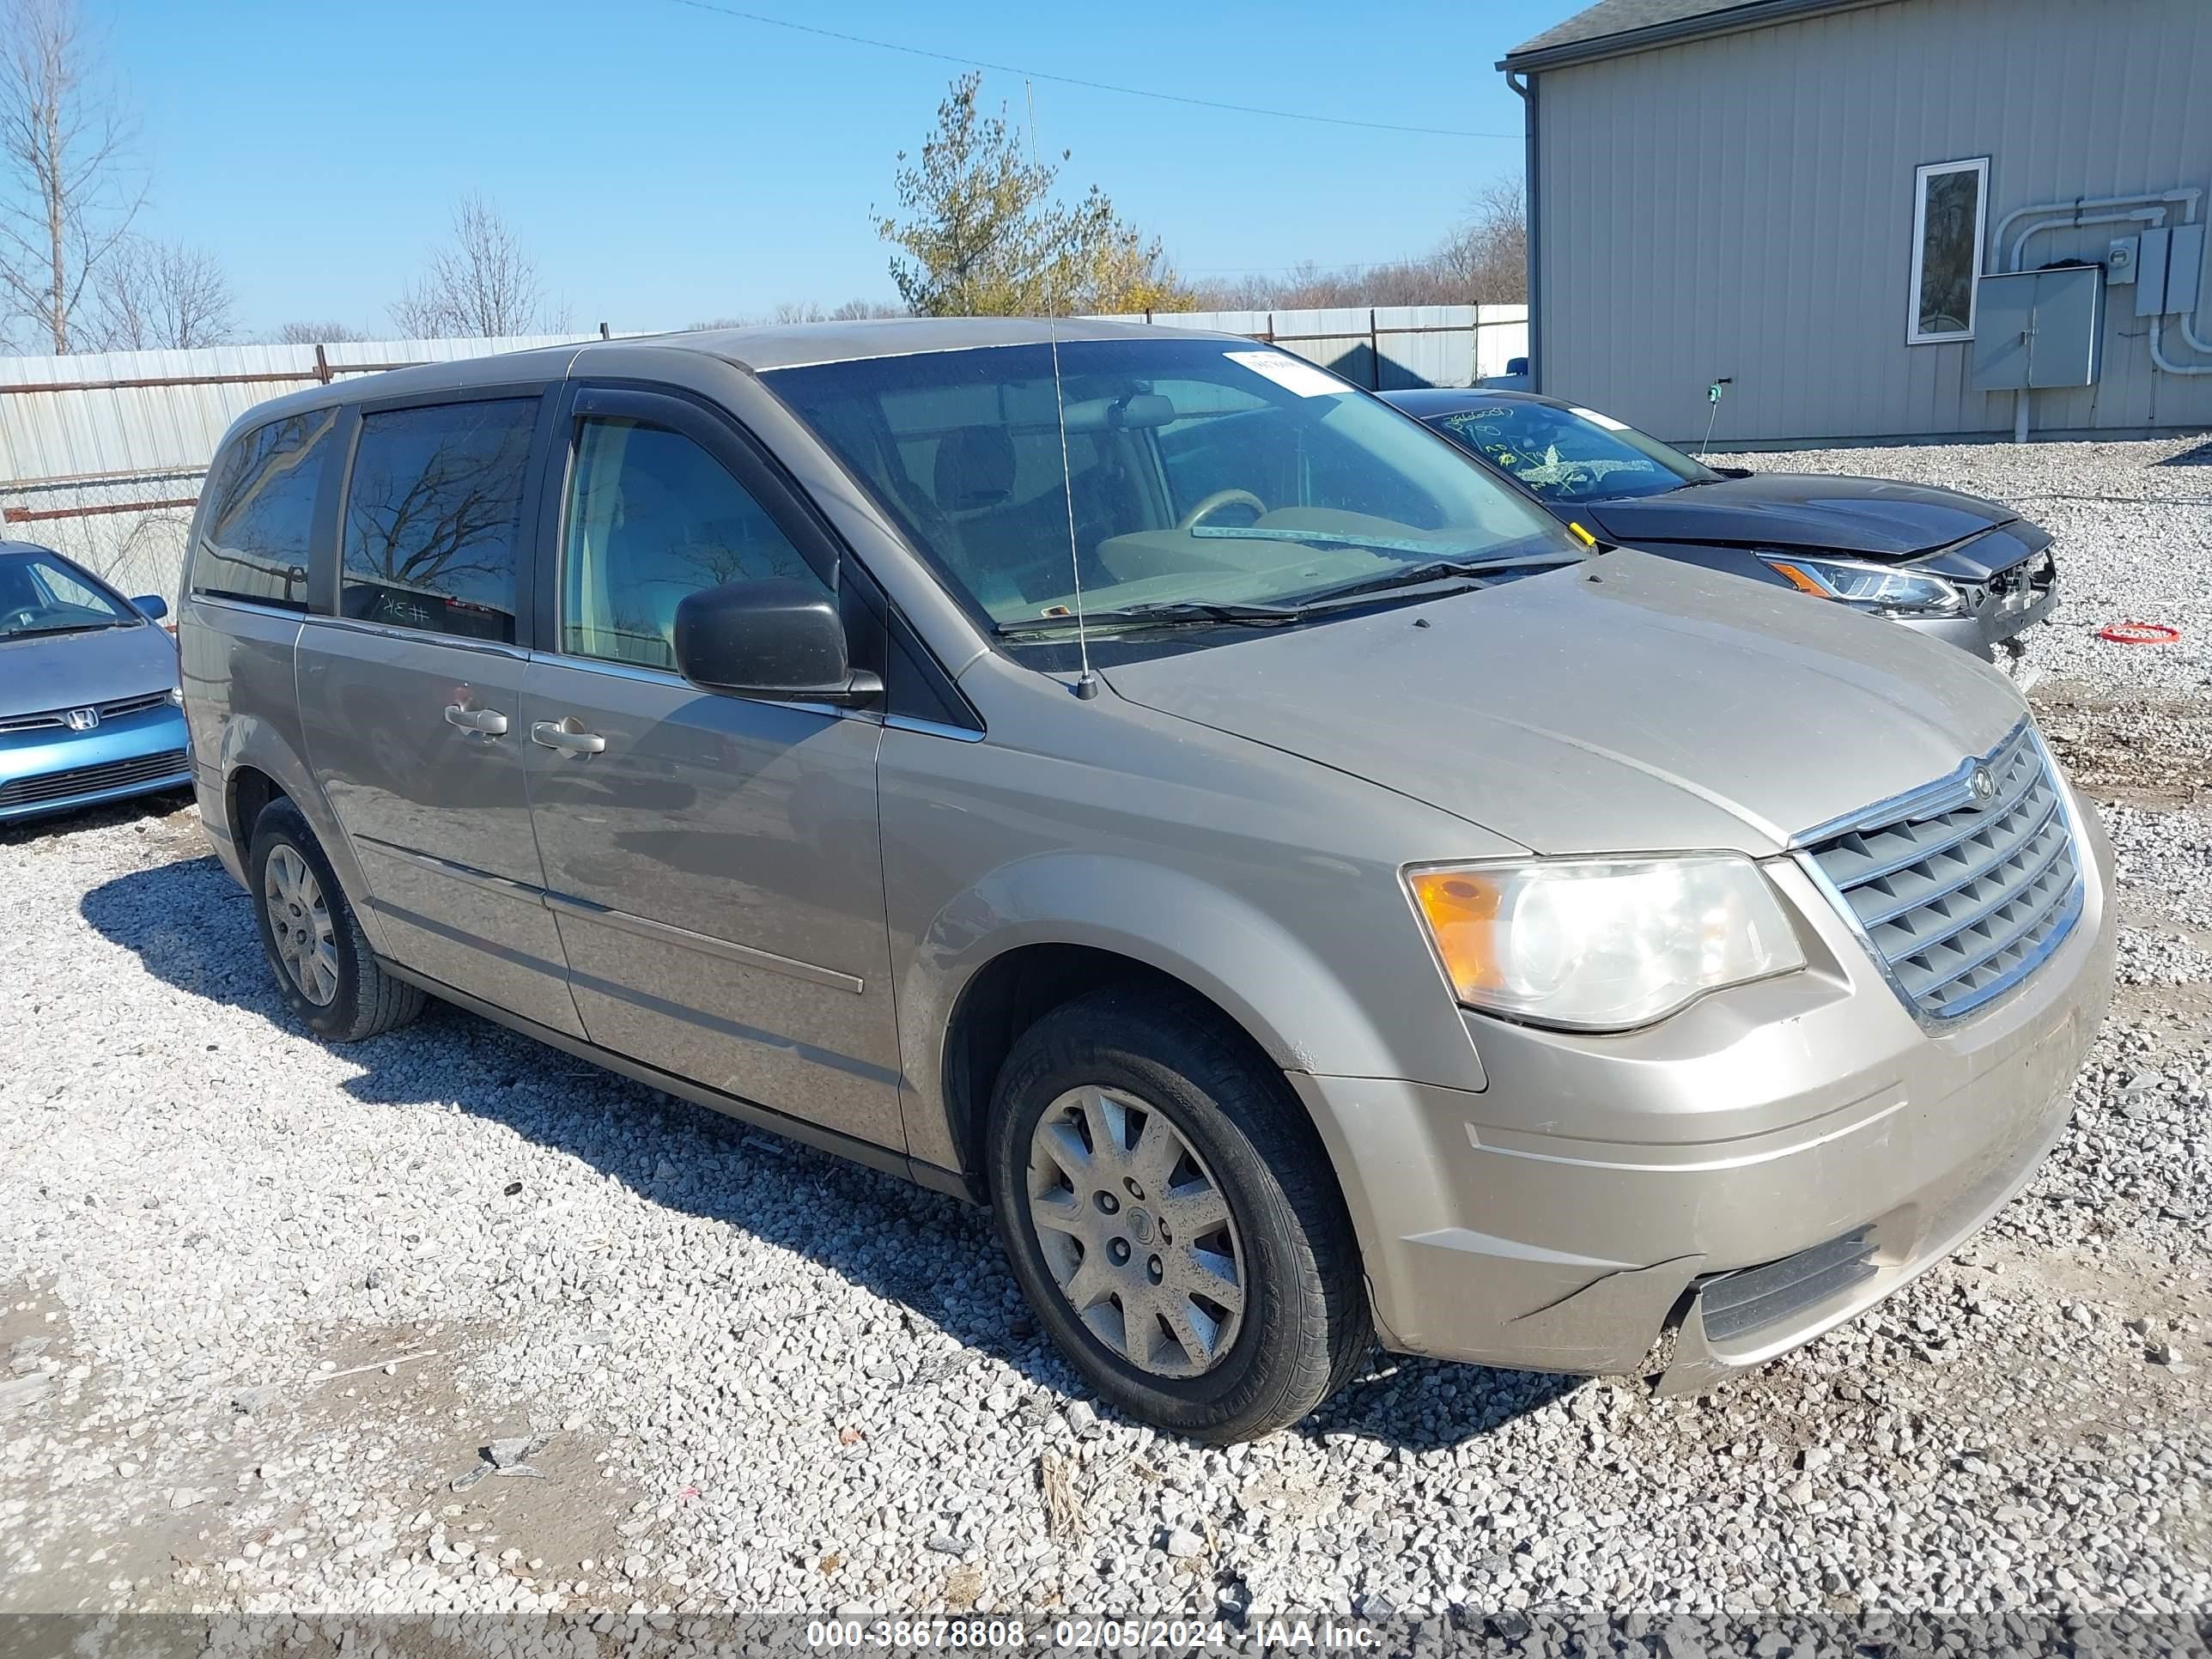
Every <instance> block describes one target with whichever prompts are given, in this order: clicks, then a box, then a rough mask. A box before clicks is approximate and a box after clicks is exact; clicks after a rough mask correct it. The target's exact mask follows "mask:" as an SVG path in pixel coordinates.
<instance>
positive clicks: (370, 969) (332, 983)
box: [246, 799, 422, 1042]
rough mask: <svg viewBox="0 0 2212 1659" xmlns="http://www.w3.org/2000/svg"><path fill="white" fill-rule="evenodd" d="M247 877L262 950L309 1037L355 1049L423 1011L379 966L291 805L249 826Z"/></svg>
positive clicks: (411, 992) (413, 993) (276, 805)
mask: <svg viewBox="0 0 2212 1659" xmlns="http://www.w3.org/2000/svg"><path fill="white" fill-rule="evenodd" d="M246 876H247V880H248V882H249V884H250V885H251V888H252V893H253V896H254V899H255V901H256V902H255V907H254V914H255V915H256V916H257V918H258V920H259V922H260V925H261V948H262V950H263V951H265V952H266V953H267V955H268V957H269V965H270V968H271V969H273V970H275V973H276V985H277V988H278V989H279V990H281V991H282V992H283V994H284V1000H285V1001H286V1002H287V1003H288V1004H289V1006H290V1007H291V1010H292V1012H293V1014H294V1015H295V1017H296V1018H298V1019H299V1020H300V1022H301V1024H304V1025H306V1026H307V1028H308V1030H312V1031H313V1032H314V1033H316V1035H318V1036H324V1037H328V1038H329V1039H330V1040H331V1041H332V1042H358V1041H360V1040H361V1039H362V1038H363V1037H370V1036H375V1035H376V1034H377V1033H378V1032H380V1031H388V1030H391V1029H392V1027H393V1026H395V1025H404V1024H406V1023H407V1022H408V1021H409V1020H410V1019H412V1018H415V1016H416V1014H417V1013H419V1012H422V992H420V991H419V990H417V989H416V988H415V987H413V986H411V985H408V984H404V983H403V982H402V981H399V980H397V979H394V978H393V977H392V975H389V974H387V973H386V972H385V971H384V969H383V968H382V967H381V966H380V964H379V963H378V962H377V960H376V953H375V952H374V951H372V950H371V949H370V948H369V944H368V939H367V938H366V937H364V936H363V934H362V931H361V924H360V922H359V921H356V919H355V916H354V913H353V906H352V905H351V904H349V902H347V900H346V896H345V890H344V889H343V888H342V887H340V886H339V885H338V878H337V873H336V872H334V871H332V870H331V861H330V860H329V859H328V858H327V857H325V854H324V853H323V849H322V846H321V844H320V843H319V842H317V841H316V839H315V834H314V831H313V830H312V829H309V828H308V827H307V819H306V817H303V816H302V815H301V811H300V809H299V808H298V807H296V806H295V805H293V804H292V803H291V802H290V801H289V800H284V799H276V800H273V801H271V802H270V804H269V805H266V806H264V807H263V808H262V809H261V815H260V816H259V817H257V818H256V819H254V821H253V832H252V842H251V852H250V854H249V856H248V859H247V862H246Z"/></svg>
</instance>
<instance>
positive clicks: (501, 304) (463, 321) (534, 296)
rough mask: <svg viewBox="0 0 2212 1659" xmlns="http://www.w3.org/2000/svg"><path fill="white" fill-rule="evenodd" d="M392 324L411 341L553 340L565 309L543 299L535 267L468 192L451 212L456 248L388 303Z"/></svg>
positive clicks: (496, 214)
mask: <svg viewBox="0 0 2212 1659" xmlns="http://www.w3.org/2000/svg"><path fill="white" fill-rule="evenodd" d="M391 310H392V321H393V322H395V323H397V324H398V325H399V331H400V332H401V333H402V334H404V335H406V336H407V337H410V339H424V340H428V339H437V338H441V337H461V336H481V337H483V338H485V339H500V338H504V337H507V336H510V335H516V334H550V333H555V332H557V331H560V330H561V329H563V328H566V327H567V326H568V308H567V307H564V306H556V305H554V304H553V303H552V302H551V301H549V300H548V298H547V297H546V293H545V287H544V283H543V282H542V281H541V280H540V279H539V277H538V262H537V261H536V260H535V259H533V258H531V257H530V254H529V253H528V252H527V251H526V250H525V248H524V247H523V246H522V243H521V241H520V240H519V239H518V238H517V237H516V235H515V234H514V231H513V227H511V226H510V225H509V224H508V223H507V221H506V220H505V219H504V218H503V217H501V215H500V211H499V210H498V209H497V208H495V207H494V206H493V205H492V204H490V203H489V202H488V201H486V200H485V199H484V198H483V197H482V196H479V195H477V194H475V193H473V192H471V194H469V195H467V196H465V197H462V198H461V199H460V200H459V202H458V203H456V204H454V207H453V242H452V243H451V245H450V246H446V247H441V248H440V249H438V250H437V251H436V252H435V253H433V254H432V255H431V256H430V268H429V269H428V270H426V271H425V272H423V274H422V280H421V281H420V282H418V283H416V285H415V286H414V288H413V289H410V290H409V292H408V293H407V294H405V295H403V296H402V297H401V298H399V299H398V300H396V301H393V302H392V307H391Z"/></svg>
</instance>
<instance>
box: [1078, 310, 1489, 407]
mask: <svg viewBox="0 0 2212 1659" xmlns="http://www.w3.org/2000/svg"><path fill="white" fill-rule="evenodd" d="M1113 320H1115V321H1117V322H1133V323H1172V324H1175V325H1177V326H1179V327H1182V328H1205V329H1218V330H1219V331H1221V332H1222V333H1224V334H1243V335H1249V337H1252V338H1253V339H1255V340H1265V341H1267V342H1268V343H1270V344H1273V345H1279V346H1280V347H1282V348H1283V349H1285V351H1294V352H1296V353H1297V355H1298V356H1301V357H1304V358H1308V359H1310V360H1311V361H1312V362H1316V363H1319V364H1321V365H1322V368H1329V369H1334V371H1335V372H1336V373H1337V374H1341V375H1343V376H1344V377H1345V379H1346V380H1351V381H1353V382H1354V383H1356V384H1358V385H1360V386H1366V387H1368V388H1370V390H1372V391H1376V392H1398V391H1404V390H1407V389H1408V388H1410V387H1413V386H1473V385H1474V384H1475V383H1476V382H1477V381H1479V380H1491V379H1493V378H1495V377H1497V376H1498V375H1502V374H1506V373H1508V372H1509V371H1508V369H1507V368H1506V365H1507V364H1509V363H1510V362H1512V361H1513V359H1515V358H1516V357H1526V356H1528V307H1526V306H1502V305H1493V306H1328V307H1317V308H1313V309H1309V310H1303V311H1146V312H1135V313H1124V314H1123V315H1121V316H1120V317H1117V318H1115V319H1113Z"/></svg>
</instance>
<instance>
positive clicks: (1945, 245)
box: [1905, 155, 1990, 345]
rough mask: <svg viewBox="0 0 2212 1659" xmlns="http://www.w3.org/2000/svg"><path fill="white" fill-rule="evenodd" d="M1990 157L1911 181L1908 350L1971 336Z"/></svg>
mask: <svg viewBox="0 0 2212 1659" xmlns="http://www.w3.org/2000/svg"><path fill="white" fill-rule="evenodd" d="M1989 182H1990V158H1989V157H1988V156H1986V155H1984V156H1982V157H1980V158H1979V159H1978V160H1976V161H1937V162H1935V163H1933V164H1931V165H1929V166H1928V167H1922V168H1920V169H1919V170H1918V171H1917V172H1916V173H1914V174H1913V176H1912V318H1911V327H1910V328H1909V329H1908V331H1906V334H1905V343H1906V344H1908V345H1927V344H1929V343H1933V342H1935V341H1938V340H1971V339H1972V338H1973V337H1974V282H1975V279H1976V278H1977V277H1978V276H1980V275H1981V274H1982V218H1983V215H1984V211H1985V210H1986V209H1987V207H1988V198H1989Z"/></svg>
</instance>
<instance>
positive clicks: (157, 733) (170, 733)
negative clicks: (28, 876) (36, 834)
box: [0, 704, 192, 823]
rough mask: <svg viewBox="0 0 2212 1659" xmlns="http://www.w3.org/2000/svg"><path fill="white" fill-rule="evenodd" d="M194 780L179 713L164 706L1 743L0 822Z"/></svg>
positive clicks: (124, 797)
mask: <svg viewBox="0 0 2212 1659" xmlns="http://www.w3.org/2000/svg"><path fill="white" fill-rule="evenodd" d="M191 781H192V769H191V756H190V753H189V750H188V748H187V745H186V741H185V717H184V714H183V713H182V711H180V710H179V709H177V708H173V707H170V706H168V705H166V704H165V705H163V706H162V707H161V708H156V709H149V710H148V711H147V712H145V713H144V714H131V715H127V716H125V717H124V718H122V719H118V720H108V721H103V722H102V723H101V724H100V725H99V726H95V727H94V728H93V730H91V731H89V732H64V731H62V730H60V729H59V728H53V727H49V728H41V729H40V730H38V731H34V732H23V733H20V734H14V735H11V736H9V737H6V738H0V823H9V822H12V821H14V820H15V819H18V818H31V817H45V816H46V815H47V814H49V813H54V812H73V811H76V810H78V809H79V808H81V807H86V806H93V805H98V804H99V803H100V802H102V801H111V800H127V799H130V798H131V797H132V796H134V795H150V794H155V793H160V792H161V791H163V790H169V789H183V788H185V787H187V786H189V785H190V784H191Z"/></svg>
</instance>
